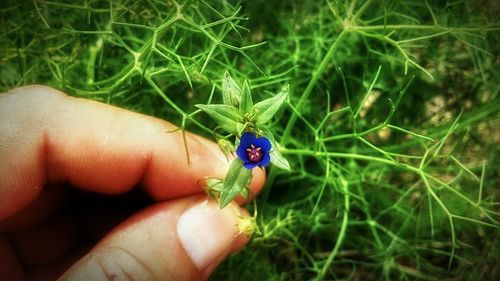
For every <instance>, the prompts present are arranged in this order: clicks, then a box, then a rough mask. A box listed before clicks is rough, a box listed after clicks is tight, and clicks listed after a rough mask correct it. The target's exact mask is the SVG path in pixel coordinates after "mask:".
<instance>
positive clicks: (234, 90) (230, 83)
mask: <svg viewBox="0 0 500 281" xmlns="http://www.w3.org/2000/svg"><path fill="white" fill-rule="evenodd" d="M240 100H241V90H240V87H239V86H238V84H236V82H235V81H234V80H233V78H232V77H231V75H229V72H227V71H226V72H224V77H223V78H222V101H223V102H224V104H225V105H232V106H234V107H237V106H238V105H239V104H240Z"/></svg>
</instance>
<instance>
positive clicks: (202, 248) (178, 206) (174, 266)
mask: <svg viewBox="0 0 500 281" xmlns="http://www.w3.org/2000/svg"><path fill="white" fill-rule="evenodd" d="M242 216H248V214H247V213H246V211H245V210H243V209H241V208H240V207H239V206H237V205H236V204H234V203H232V204H231V205H229V206H228V207H226V208H224V209H222V210H221V209H219V207H218V205H217V203H216V202H215V201H213V200H210V199H207V198H206V197H204V196H203V197H201V196H193V197H188V198H183V199H178V200H171V201H168V202H165V203H159V204H156V205H154V206H152V207H149V208H148V209H146V210H144V211H141V212H140V213H138V214H136V215H134V216H133V217H132V218H130V219H129V220H127V221H125V222H124V223H122V224H121V225H120V226H118V227H117V228H115V229H114V230H113V231H112V232H111V233H110V234H108V235H107V236H106V237H105V238H104V239H103V240H102V241H101V242H99V243H98V244H97V246H95V247H94V249H92V250H91V251H90V253H88V254H87V255H86V256H84V257H83V258H82V259H80V260H79V261H78V262H77V263H75V264H74V265H73V266H72V267H71V268H70V269H69V270H68V271H66V273H64V274H63V276H61V277H60V280H205V279H207V278H208V277H209V276H210V274H211V273H212V271H213V270H214V269H215V267H216V266H217V265H218V264H219V263H220V262H221V261H222V260H223V259H224V257H226V256H227V255H228V254H230V253H231V252H233V251H235V250H237V249H239V248H241V247H242V246H243V245H244V244H245V243H246V242H247V240H248V237H246V236H245V235H244V234H241V233H239V230H238V227H237V224H238V223H239V220H240V219H241V217H242Z"/></svg>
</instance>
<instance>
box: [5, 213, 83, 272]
mask: <svg viewBox="0 0 500 281" xmlns="http://www.w3.org/2000/svg"><path fill="white" fill-rule="evenodd" d="M10 238H11V241H12V245H13V247H14V249H15V250H16V253H17V256H18V258H19V261H20V262H21V263H22V264H24V265H36V264H46V263H49V262H51V261H54V260H56V259H57V258H59V257H61V256H63V255H64V254H65V253H67V252H69V251H70V250H71V249H72V248H73V247H74V246H75V245H76V243H77V234H76V231H75V225H74V223H73V221H72V219H71V218H70V217H69V216H64V215H63V216H57V217H55V218H53V219H51V220H49V221H47V222H44V223H42V224H40V225H37V226H35V227H33V228H32V229H29V230H25V231H21V232H17V233H12V235H10Z"/></svg>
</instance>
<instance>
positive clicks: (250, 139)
mask: <svg viewBox="0 0 500 281" xmlns="http://www.w3.org/2000/svg"><path fill="white" fill-rule="evenodd" d="M255 140H256V138H255V135H254V134H253V133H250V132H244V133H243V134H242V135H241V139H240V146H243V147H244V148H245V149H247V148H248V147H249V146H250V145H251V144H254V143H255Z"/></svg>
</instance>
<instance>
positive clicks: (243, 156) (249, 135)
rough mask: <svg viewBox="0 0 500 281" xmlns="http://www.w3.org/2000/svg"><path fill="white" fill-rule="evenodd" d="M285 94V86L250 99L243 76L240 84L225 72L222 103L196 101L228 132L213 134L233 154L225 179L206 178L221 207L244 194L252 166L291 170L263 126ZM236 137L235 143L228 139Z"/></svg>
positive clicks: (284, 97) (248, 89)
mask: <svg viewBox="0 0 500 281" xmlns="http://www.w3.org/2000/svg"><path fill="white" fill-rule="evenodd" d="M287 97H288V86H287V87H284V88H283V89H282V90H281V92H279V93H278V94H277V95H275V96H273V97H271V98H268V99H265V100H263V101H260V102H258V103H256V104H254V103H253V100H252V94H251V92H250V86H249V85H248V82H247V81H246V80H245V82H244V83H243V86H242V87H241V88H240V87H239V86H238V84H236V82H235V81H234V80H233V78H232V77H231V75H229V73H228V72H226V73H224V77H223V79H222V100H223V102H224V103H223V104H197V105H196V106H197V107H198V108H200V109H201V110H203V111H204V112H205V113H207V114H208V115H209V116H210V117H212V118H213V119H214V120H215V121H216V122H217V123H218V127H217V128H216V129H215V130H214V131H216V130H217V129H218V128H220V129H223V130H224V131H226V132H227V133H229V135H227V136H220V135H219V134H217V133H216V134H215V136H216V138H217V143H218V144H219V147H220V148H221V150H222V151H223V152H224V154H226V156H228V155H234V154H235V153H236V155H237V156H238V157H237V158H235V159H234V160H233V161H232V162H231V164H230V165H229V170H228V171H227V174H226V176H225V177H224V180H215V179H212V180H210V181H209V182H208V192H209V194H211V195H213V196H215V195H219V205H220V207H221V208H224V207H225V206H226V205H227V204H229V203H230V202H231V201H232V200H233V199H234V198H235V197H237V196H238V195H241V196H243V197H245V198H246V197H247V196H248V194H249V185H250V182H251V181H252V169H254V168H256V167H259V168H263V167H265V166H267V165H268V164H269V163H271V164H273V165H275V166H276V167H278V168H281V169H285V170H290V165H289V164H288V161H287V160H286V159H285V158H284V157H283V156H282V155H281V153H280V152H279V150H278V144H277V143H276V141H275V140H274V137H273V135H272V133H271V131H270V130H269V129H267V128H266V127H265V125H266V123H268V122H269V121H270V120H271V119H272V118H273V116H274V115H275V114H276V112H278V110H279V109H280V107H281V105H282V104H283V102H284V101H285V100H286V99H287ZM233 137H234V139H235V142H234V145H233V143H232V142H230V141H229V140H228V139H233Z"/></svg>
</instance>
